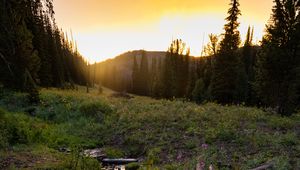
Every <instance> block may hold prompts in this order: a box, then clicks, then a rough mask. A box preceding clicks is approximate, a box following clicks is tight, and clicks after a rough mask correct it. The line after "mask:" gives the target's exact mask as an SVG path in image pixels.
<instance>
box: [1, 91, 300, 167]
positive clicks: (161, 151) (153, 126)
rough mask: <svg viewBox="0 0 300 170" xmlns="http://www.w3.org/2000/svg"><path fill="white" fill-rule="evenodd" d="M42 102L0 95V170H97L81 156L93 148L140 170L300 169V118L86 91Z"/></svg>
mask: <svg viewBox="0 0 300 170" xmlns="http://www.w3.org/2000/svg"><path fill="white" fill-rule="evenodd" d="M40 98H41V102H40V104H39V105H30V104H29V103H28V101H27V97H26V95H25V94H22V93H16V92H10V91H6V90H1V91H0V108H1V109H0V169H100V165H99V163H98V161H97V160H94V159H90V158H86V157H83V156H82V154H81V151H82V150H83V149H92V148H102V149H103V151H104V152H105V154H106V155H107V156H108V157H110V158H138V159H139V160H140V161H141V163H140V165H142V166H141V168H140V169H147V168H148V169H166V170H173V169H174V170H175V169H195V167H196V164H197V163H199V162H201V163H202V164H203V165H204V166H205V169H208V167H209V166H210V164H212V165H213V166H214V168H215V169H251V168H255V167H258V166H260V165H263V164H266V163H272V164H273V167H274V169H282V170H286V169H297V168H299V167H300V140H299V139H300V114H295V115H293V116H292V117H281V116H279V115H277V114H275V113H272V111H271V110H268V109H265V110H262V109H258V108H250V107H245V106H221V105H217V104H214V103H206V104H203V105H197V104H194V103H191V102H187V101H183V100H174V101H168V100H154V99H150V98H147V97H140V96H134V95H132V96H131V97H129V96H122V95H116V94H115V93H114V92H113V91H111V90H109V89H104V91H103V93H101V94H99V92H98V90H97V88H93V89H90V93H88V94H87V93H86V90H85V88H84V87H78V89H77V90H60V89H42V90H41V92H40ZM62 149H65V150H69V152H60V150H62ZM132 167H133V166H132Z"/></svg>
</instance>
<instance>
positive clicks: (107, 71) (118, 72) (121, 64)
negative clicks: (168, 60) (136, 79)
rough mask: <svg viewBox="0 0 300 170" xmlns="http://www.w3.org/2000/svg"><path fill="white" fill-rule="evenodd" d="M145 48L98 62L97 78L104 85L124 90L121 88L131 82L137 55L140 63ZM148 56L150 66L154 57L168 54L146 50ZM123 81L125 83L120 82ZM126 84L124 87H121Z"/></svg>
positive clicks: (158, 58) (161, 58)
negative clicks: (115, 83) (134, 60)
mask: <svg viewBox="0 0 300 170" xmlns="http://www.w3.org/2000/svg"><path fill="white" fill-rule="evenodd" d="M142 51H143V50H135V51H129V52H126V53H123V54H121V55H119V56H117V57H115V58H113V59H108V60H106V61H103V62H100V63H98V64H97V72H98V73H97V75H96V76H97V78H100V79H101V81H102V82H103V83H104V85H106V86H108V87H111V88H113V89H117V90H122V89H120V88H124V87H128V86H130V83H131V76H132V68H133V59H134V57H136V59H137V62H138V64H140V62H141V58H142ZM145 53H146V56H147V58H148V63H149V68H150V66H151V64H152V59H153V58H155V59H156V60H157V61H158V60H161V61H163V59H164V58H165V56H166V52H163V51H146V52H145ZM106 82H118V83H117V84H118V85H113V84H105V83H106ZM119 82H123V83H119ZM121 86H124V87H121Z"/></svg>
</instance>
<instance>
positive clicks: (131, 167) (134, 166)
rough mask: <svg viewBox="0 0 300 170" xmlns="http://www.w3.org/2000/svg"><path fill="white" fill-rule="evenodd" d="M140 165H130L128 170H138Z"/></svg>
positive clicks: (127, 167)
mask: <svg viewBox="0 0 300 170" xmlns="http://www.w3.org/2000/svg"><path fill="white" fill-rule="evenodd" d="M139 168H140V165H139V164H138V163H130V164H128V165H127V166H126V168H125V169H126V170H138V169H139Z"/></svg>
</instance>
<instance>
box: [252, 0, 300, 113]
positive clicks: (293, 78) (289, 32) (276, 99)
mask: <svg viewBox="0 0 300 170" xmlns="http://www.w3.org/2000/svg"><path fill="white" fill-rule="evenodd" d="M274 3H275V6H274V7H273V14H272V18H271V22H270V23H269V25H267V29H266V31H267V33H266V35H265V36H264V38H263V41H262V50H261V52H260V54H259V56H258V68H257V74H256V82H255V87H256V91H257V93H258V95H259V96H260V97H261V98H262V101H263V103H264V104H265V105H267V106H270V107H273V108H276V110H277V112H278V113H280V114H282V115H290V114H292V113H293V112H294V111H295V109H296V107H297V98H298V95H297V84H298V82H299V80H300V77H299V52H298V49H299V39H296V37H297V36H296V35H297V34H299V33H298V32H297V28H296V25H297V22H296V18H297V16H296V15H297V12H296V10H297V9H296V8H295V5H296V4H295V3H296V1H294V0H286V1H283V0H275V1H274ZM298 15H299V13H298Z"/></svg>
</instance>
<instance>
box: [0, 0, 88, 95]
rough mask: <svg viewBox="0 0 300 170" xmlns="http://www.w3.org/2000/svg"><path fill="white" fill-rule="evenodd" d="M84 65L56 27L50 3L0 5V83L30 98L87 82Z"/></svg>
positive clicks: (15, 0)
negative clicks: (36, 93)
mask: <svg viewBox="0 0 300 170" xmlns="http://www.w3.org/2000/svg"><path fill="white" fill-rule="evenodd" d="M86 73H87V62H86V61H85V59H84V58H83V57H82V56H81V55H80V54H79V53H78V51H77V47H76V43H75V42H74V40H73V37H72V35H70V34H69V35H67V34H65V33H64V32H63V31H62V30H60V29H59V26H57V24H56V22H55V18H54V11H53V3H52V0H45V1H44V0H9V1H7V0H1V1H0V74H1V77H0V83H1V84H2V85H3V86H4V87H6V88H12V89H16V90H21V91H27V92H30V93H31V94H32V93H34V92H33V91H36V89H37V86H41V87H60V88H63V87H72V86H73V85H74V84H75V83H76V84H86V82H87V76H86Z"/></svg>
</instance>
